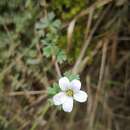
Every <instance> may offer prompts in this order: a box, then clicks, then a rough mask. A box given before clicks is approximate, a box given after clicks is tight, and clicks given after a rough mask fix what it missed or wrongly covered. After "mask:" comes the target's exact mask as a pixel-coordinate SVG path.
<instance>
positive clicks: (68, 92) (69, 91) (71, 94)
mask: <svg viewBox="0 0 130 130" xmlns="http://www.w3.org/2000/svg"><path fill="white" fill-rule="evenodd" d="M66 94H67V96H73V94H74V92H73V90H72V89H68V90H66Z"/></svg>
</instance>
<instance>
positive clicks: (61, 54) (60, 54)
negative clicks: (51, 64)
mask: <svg viewBox="0 0 130 130" xmlns="http://www.w3.org/2000/svg"><path fill="white" fill-rule="evenodd" d="M66 58H67V57H66V55H65V52H64V51H62V50H60V51H59V52H58V54H57V62H59V63H63V62H64V61H65V60H66Z"/></svg>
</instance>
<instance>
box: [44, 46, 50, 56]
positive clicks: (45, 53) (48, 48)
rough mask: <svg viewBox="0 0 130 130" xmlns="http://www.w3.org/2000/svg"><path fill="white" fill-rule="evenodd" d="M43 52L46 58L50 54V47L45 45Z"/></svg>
mask: <svg viewBox="0 0 130 130" xmlns="http://www.w3.org/2000/svg"><path fill="white" fill-rule="evenodd" d="M43 54H44V55H45V56H46V57H47V58H48V57H50V56H51V55H52V47H51V46H47V47H45V48H43Z"/></svg>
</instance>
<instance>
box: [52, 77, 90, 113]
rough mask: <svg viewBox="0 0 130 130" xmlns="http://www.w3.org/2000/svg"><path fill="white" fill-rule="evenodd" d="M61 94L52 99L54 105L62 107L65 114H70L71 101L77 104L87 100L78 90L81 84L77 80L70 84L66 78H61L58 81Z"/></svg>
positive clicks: (84, 93) (85, 94)
mask: <svg viewBox="0 0 130 130" xmlns="http://www.w3.org/2000/svg"><path fill="white" fill-rule="evenodd" d="M59 86H60V88H61V92H59V93H58V94H56V95H55V96H54V97H53V102H54V104H55V105H62V108H63V110H64V111H65V112H71V111H72V109H73V100H76V101H78V102H81V103H82V102H85V101H86V100H87V97H88V95H87V93H86V92H84V91H82V90H80V88H81V82H80V81H79V80H77V79H74V80H72V81H71V82H70V81H69V79H68V78H67V77H62V78H60V80H59Z"/></svg>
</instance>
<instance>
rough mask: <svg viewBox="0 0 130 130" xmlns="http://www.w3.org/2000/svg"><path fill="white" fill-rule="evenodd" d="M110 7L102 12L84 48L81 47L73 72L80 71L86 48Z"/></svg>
mask: <svg viewBox="0 0 130 130" xmlns="http://www.w3.org/2000/svg"><path fill="white" fill-rule="evenodd" d="M108 9H109V8H107V9H106V10H105V11H104V12H103V13H102V14H101V17H100V18H99V19H98V21H97V23H96V24H95V26H94V27H93V29H92V31H91V33H90V35H89V37H88V38H87V40H86V41H85V43H84V45H83V47H82V49H81V53H80V55H79V57H78V59H77V61H76V63H75V65H74V67H73V73H77V72H78V68H79V65H80V63H81V60H82V58H83V57H84V55H85V52H86V49H87V47H88V45H89V44H90V42H91V40H92V37H93V34H94V33H95V31H96V29H97V28H98V26H99V24H100V23H101V21H102V19H103V18H104V16H105V14H106V12H107V11H108Z"/></svg>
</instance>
